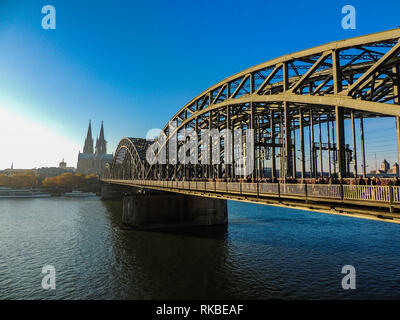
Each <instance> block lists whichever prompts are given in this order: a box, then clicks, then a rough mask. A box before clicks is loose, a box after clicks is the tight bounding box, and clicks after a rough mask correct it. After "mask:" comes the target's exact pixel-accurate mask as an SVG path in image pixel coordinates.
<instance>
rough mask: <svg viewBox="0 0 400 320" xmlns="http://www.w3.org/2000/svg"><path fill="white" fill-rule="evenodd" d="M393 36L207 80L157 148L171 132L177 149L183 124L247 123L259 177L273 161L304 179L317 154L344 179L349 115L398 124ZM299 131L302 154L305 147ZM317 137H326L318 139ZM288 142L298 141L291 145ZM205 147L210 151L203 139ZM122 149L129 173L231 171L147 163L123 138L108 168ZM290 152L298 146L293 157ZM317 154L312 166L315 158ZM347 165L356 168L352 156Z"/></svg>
mask: <svg viewBox="0 0 400 320" xmlns="http://www.w3.org/2000/svg"><path fill="white" fill-rule="evenodd" d="M399 39H400V29H394V30H389V31H384V32H380V33H375V34H371V35H366V36H362V37H357V38H352V39H347V40H343V41H336V42H332V43H328V44H325V45H321V46H318V47H315V48H311V49H307V50H303V51H300V52H296V53H293V54H289V55H285V56H282V57H279V58H277V59H273V60H271V61H267V62H265V63H261V64H259V65H256V66H253V67H250V68H248V69H246V70H243V71H242V72H239V73H237V74H235V75H232V76H230V77H228V78H226V79H224V80H223V81H220V82H219V83H217V84H215V85H213V86H211V87H210V88H208V89H207V90H205V91H203V92H202V93H201V94H199V95H198V96H196V97H195V98H193V99H192V100H191V101H189V102H188V103H187V104H186V105H184V106H183V107H182V108H181V109H180V110H179V111H178V112H177V113H176V114H175V115H174V116H173V117H172V118H171V120H170V121H169V122H168V123H167V125H166V126H165V127H164V128H163V130H162V135H163V137H165V139H163V140H162V143H161V147H162V148H165V149H168V144H169V142H170V139H172V138H173V137H178V139H177V140H178V143H177V148H179V147H180V146H182V145H183V144H184V141H186V138H187V136H186V132H187V131H189V130H192V131H194V132H196V134H200V131H201V130H202V129H214V128H216V129H218V130H221V131H224V130H227V129H230V130H233V129H242V130H244V131H246V130H248V129H253V130H254V132H255V136H254V145H255V148H254V157H253V160H254V167H255V168H256V169H255V170H254V172H253V173H252V174H251V177H252V178H262V177H263V176H265V174H266V171H268V170H266V169H267V168H266V167H265V166H266V165H265V163H266V162H267V160H268V161H269V163H270V164H269V165H270V175H271V176H272V177H276V176H277V175H278V173H277V171H278V169H277V167H278V166H279V175H280V176H281V177H284V176H285V177H287V176H296V174H297V173H301V177H302V178H305V177H306V172H307V170H309V173H310V175H311V176H312V177H317V175H318V174H321V175H324V168H323V167H324V161H323V159H322V158H323V154H324V152H325V156H327V157H328V158H329V160H328V165H326V163H325V167H326V166H329V168H326V171H328V170H329V175H336V174H337V175H338V176H339V177H346V176H348V175H349V173H350V171H351V170H350V168H349V165H350V163H351V162H352V158H354V157H356V148H354V145H355V141H356V140H355V132H354V121H355V120H358V121H359V122H360V127H361V128H362V123H363V119H365V118H368V117H395V118H396V121H397V124H398V125H399V124H400V122H399V119H400V106H399V104H400V95H399V82H400V57H399V53H400V42H399ZM346 119H348V120H351V122H352V127H353V142H352V149H351V148H350V144H351V143H350V144H346V141H345V134H344V121H345V120H346ZM171 123H172V124H173V127H171V126H170V124H171ZM321 125H324V126H326V133H325V134H321ZM315 127H317V129H316V128H315ZM306 129H307V132H308V135H309V137H308V138H309V139H308V140H309V141H308V148H309V150H308V152H309V155H306V153H308V152H307V150H305V144H306V142H307V137H306V136H305V130H306ZM331 129H332V130H331ZM317 130H318V131H319V141H317V142H316V141H315V140H314V139H315V132H314V131H317ZM324 130H325V129H324ZM361 135H363V132H361ZM160 138H161V136H160V137H159V141H161V139H160ZM323 139H325V140H326V142H322V140H323ZM128 140H129V139H128ZM397 140H399V137H397ZM296 141H298V142H300V143H299V145H298V146H297V144H296ZM220 143H221V148H220V149H219V150H221V154H224V153H225V152H227V150H224V145H225V142H224V139H222V140H221V142H220ZM199 148H201V145H200V147H199ZM208 148H210V151H209V152H210V154H211V153H212V150H211V149H212V146H211V144H210V145H209V146H208ZM362 148H364V147H363V146H362ZM124 149H126V150H129V151H128V153H129V155H130V160H129V161H130V163H129V166H130V168H132V170H133V172H134V173H133V176H135V177H136V176H137V177H139V176H140V177H141V178H144V179H152V178H157V177H162V178H165V179H171V178H183V177H187V178H198V177H207V178H233V177H234V176H235V172H234V167H235V166H234V165H229V164H224V163H222V164H216V165H213V164H203V162H205V161H204V159H202V158H201V157H200V156H199V159H198V164H183V163H172V161H169V160H170V159H168V152H167V162H166V163H165V164H160V165H158V164H155V165H149V164H148V163H147V162H146V161H145V159H144V158H140V157H138V153H137V151H136V150H135V148H134V147H132V144H130V142H129V141H125V142H124V139H123V140H121V142H120V145H119V146H118V148H117V151H118V152H116V154H115V156H114V160H113V164H112V166H111V169H110V170H111V171H110V172H114V171H115V172H116V170H117V167H118V164H120V163H119V162H118V160H117V159H118V156H119V154H120V152H123V151H122V150H124ZM298 149H299V150H298ZM232 151H233V152H232V153H234V150H232ZM189 152H191V151H189ZM243 152H245V151H243ZM296 152H300V157H299V158H298V157H297V154H296ZM121 154H122V153H121ZM318 154H319V159H320V163H319V164H318V163H316V158H317V155H318ZM306 156H308V157H309V163H308V164H307V166H309V168H306ZM362 157H363V159H362V163H363V165H362V171H363V172H362V173H363V175H365V170H366V169H365V167H366V166H365V151H364V152H362ZM128 158H129V157H128ZM128 158H126V160H128ZM124 159H125V158H124ZM277 160H278V161H279V165H277V164H276V161H277ZM233 162H234V161H233V159H232V163H233ZM354 163H355V166H354V171H355V172H356V173H357V161H354ZM126 165H127V164H126V163H125V164H124V166H125V167H126ZM336 167H337V172H336ZM125 170H126V169H125ZM115 172H114V173H113V174H115ZM242 178H246V177H242Z"/></svg>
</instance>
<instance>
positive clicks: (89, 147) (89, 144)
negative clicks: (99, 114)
mask: <svg viewBox="0 0 400 320" xmlns="http://www.w3.org/2000/svg"><path fill="white" fill-rule="evenodd" d="M83 153H89V154H93V138H92V124H91V120H89V128H88V132H87V135H86V140H85V146H84V147H83Z"/></svg>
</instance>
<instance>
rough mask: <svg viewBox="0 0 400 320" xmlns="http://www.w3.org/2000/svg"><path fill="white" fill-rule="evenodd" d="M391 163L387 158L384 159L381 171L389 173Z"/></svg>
mask: <svg viewBox="0 0 400 320" xmlns="http://www.w3.org/2000/svg"><path fill="white" fill-rule="evenodd" d="M389 168H390V164H389V162H387V161H386V159H383V161H382V163H381V168H380V170H379V171H380V173H387V172H388V171H389Z"/></svg>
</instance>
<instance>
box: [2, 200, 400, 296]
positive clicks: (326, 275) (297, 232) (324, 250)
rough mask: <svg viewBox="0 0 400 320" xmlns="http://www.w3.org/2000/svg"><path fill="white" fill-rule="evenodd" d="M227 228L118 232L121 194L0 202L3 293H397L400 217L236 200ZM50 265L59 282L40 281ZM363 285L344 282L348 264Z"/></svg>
mask: <svg viewBox="0 0 400 320" xmlns="http://www.w3.org/2000/svg"><path fill="white" fill-rule="evenodd" d="M228 208H229V221H230V222H229V225H228V226H227V227H212V228H204V227H195V228H187V229H169V230H162V231H132V230H121V229H120V228H119V226H120V224H121V212H122V207H121V203H120V202H101V201H100V200H99V199H97V198H94V199H62V198H51V199H29V200H28V199H27V200H2V201H1V202H0V222H1V224H0V243H1V251H0V255H1V256H0V257H1V260H0V299H206V298H208V299H229V298H233V299H236V298H238V299H239V298H240V299H270V298H283V299H308V298H311V299H327V298H328V299H336V298H337V299H341V298H350V299H360V298H361V299H363V298H381V299H382V298H397V299H398V298H400V256H399V252H400V250H399V249H400V240H399V236H398V235H399V229H400V225H397V224H392V223H385V222H376V221H368V220H361V219H354V218H348V217H340V216H333V215H326V214H319V213H312V212H305V211H300V210H293V209H285V208H276V207H269V206H263V205H255V204H245V203H238V202H230V203H229V206H228ZM45 264H50V265H54V266H55V268H56V277H57V279H56V280H57V289H56V290H53V291H46V290H43V289H42V288H41V281H42V277H43V276H44V275H42V274H41V269H42V267H43V266H44V265H45ZM346 264H351V265H354V266H355V268H356V271H357V289H356V290H347V291H346V290H343V289H342V287H341V280H342V277H343V276H344V275H342V274H341V268H342V266H343V265H346Z"/></svg>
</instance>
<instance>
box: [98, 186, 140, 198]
mask: <svg viewBox="0 0 400 320" xmlns="http://www.w3.org/2000/svg"><path fill="white" fill-rule="evenodd" d="M137 190H138V188H134V187H130V186H122V185H117V184H108V183H104V184H103V185H102V186H101V200H121V201H122V200H123V198H124V195H125V194H131V193H136V192H137Z"/></svg>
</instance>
